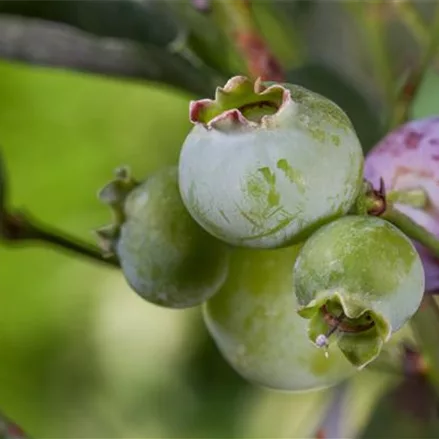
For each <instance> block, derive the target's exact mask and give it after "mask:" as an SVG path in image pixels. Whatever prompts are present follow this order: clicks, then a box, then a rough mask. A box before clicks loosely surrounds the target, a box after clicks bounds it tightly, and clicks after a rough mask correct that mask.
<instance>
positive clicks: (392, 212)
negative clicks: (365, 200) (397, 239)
mask: <svg viewBox="0 0 439 439" xmlns="http://www.w3.org/2000/svg"><path fill="white" fill-rule="evenodd" d="M382 218H384V219H386V220H387V221H389V222H391V223H392V224H394V225H395V226H396V227H398V228H399V229H400V230H401V231H402V232H403V233H405V234H406V235H407V236H408V237H409V238H411V239H413V240H415V241H418V242H419V243H420V244H422V245H423V246H424V247H426V248H427V249H428V250H430V252H431V253H432V254H433V255H434V256H436V257H437V258H439V239H438V238H436V237H435V236H434V235H433V234H432V233H430V232H429V231H428V230H427V229H425V228H424V227H422V226H420V225H419V224H418V223H416V222H415V221H413V220H412V219H411V218H410V217H408V216H407V215H405V214H403V213H402V212H400V211H398V210H397V209H395V208H393V207H392V206H391V205H389V206H388V207H387V208H386V210H385V211H384V213H383V214H382Z"/></svg>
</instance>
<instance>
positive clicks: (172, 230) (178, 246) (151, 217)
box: [113, 168, 229, 308]
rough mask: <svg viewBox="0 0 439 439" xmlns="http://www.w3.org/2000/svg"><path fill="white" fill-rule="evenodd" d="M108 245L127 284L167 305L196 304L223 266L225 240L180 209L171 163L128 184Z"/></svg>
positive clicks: (216, 284) (222, 274)
mask: <svg viewBox="0 0 439 439" xmlns="http://www.w3.org/2000/svg"><path fill="white" fill-rule="evenodd" d="M123 207H124V220H123V223H122V225H121V227H120V230H119V234H118V237H117V238H116V239H115V243H114V245H113V246H114V249H115V253H116V254H117V256H118V257H119V260H120V264H121V267H122V271H123V273H124V275H125V277H126V279H127V281H128V283H129V284H130V286H131V287H132V288H133V289H134V290H135V291H136V292H137V293H138V294H139V295H140V296H142V297H143V298H145V299H146V300H148V301H149V302H152V303H154V304H157V305H161V306H164V307H169V308H187V307H192V306H196V305H199V304H201V303H202V302H204V301H205V300H207V299H208V298H209V297H211V296H212V295H213V294H215V293H216V292H217V291H218V290H219V288H220V287H221V285H222V284H223V283H224V281H225V279H226V276H227V272H228V255H229V249H228V248H227V246H226V245H225V244H224V243H222V242H220V241H218V240H216V239H215V238H214V237H212V236H211V235H209V234H208V233H207V232H206V231H204V230H203V229H202V228H201V227H200V226H199V225H198V224H197V223H196V222H195V221H194V220H193V219H192V218H191V216H190V215H189V213H188V212H187V211H186V209H185V207H184V205H183V203H182V202H181V198H180V193H179V190H178V183H177V168H165V169H162V170H160V171H158V172H157V173H155V174H153V175H152V176H150V177H149V178H148V179H147V180H146V181H144V182H143V183H141V184H139V185H138V186H137V187H135V188H134V189H133V190H131V191H130V192H129V193H128V195H127V196H126V198H125V200H124V205H123Z"/></svg>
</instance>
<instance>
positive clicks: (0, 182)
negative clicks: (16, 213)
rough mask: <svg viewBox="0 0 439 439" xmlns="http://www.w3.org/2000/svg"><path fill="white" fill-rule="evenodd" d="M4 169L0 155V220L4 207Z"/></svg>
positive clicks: (5, 186) (5, 184) (5, 185)
mask: <svg viewBox="0 0 439 439" xmlns="http://www.w3.org/2000/svg"><path fill="white" fill-rule="evenodd" d="M6 190H7V182H6V169H5V165H4V161H3V158H2V156H1V155H0V219H1V216H2V213H3V212H4V210H5V207H6Z"/></svg>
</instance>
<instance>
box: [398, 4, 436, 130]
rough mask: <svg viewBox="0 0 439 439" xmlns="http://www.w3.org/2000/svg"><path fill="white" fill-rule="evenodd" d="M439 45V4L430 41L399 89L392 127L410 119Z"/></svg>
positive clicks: (432, 25)
mask: <svg viewBox="0 0 439 439" xmlns="http://www.w3.org/2000/svg"><path fill="white" fill-rule="evenodd" d="M438 46H439V4H438V5H437V6H436V11H435V14H434V18H433V21H432V24H431V27H430V30H429V41H428V44H426V46H425V47H424V50H423V54H422V55H421V61H420V63H419V65H418V67H417V68H415V69H414V70H413V71H412V72H411V73H410V74H409V76H408V78H407V80H406V81H405V83H404V84H403V86H402V87H401V90H400V91H399V93H398V95H397V98H396V102H395V106H394V111H393V115H392V118H391V121H390V129H393V128H395V127H397V126H398V125H401V124H402V123H404V122H405V121H407V120H409V118H410V117H409V112H410V108H411V105H412V102H413V99H414V98H415V96H416V93H417V92H418V90H419V87H420V85H421V83H422V80H423V79H424V76H425V74H426V72H427V69H428V67H429V66H430V64H431V61H432V60H433V58H434V57H435V55H436V53H437V50H438Z"/></svg>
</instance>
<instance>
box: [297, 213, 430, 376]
mask: <svg viewBox="0 0 439 439" xmlns="http://www.w3.org/2000/svg"><path fill="white" fill-rule="evenodd" d="M294 289H295V294H296V296H297V301H298V303H299V314H300V315H301V316H303V317H305V318H307V319H310V322H309V328H308V335H309V338H310V339H311V341H313V342H314V343H315V344H316V345H318V346H325V345H326V344H327V343H329V344H330V345H331V341H334V343H335V342H337V343H336V344H337V345H338V347H339V348H340V349H341V351H342V352H343V353H344V354H345V355H346V357H347V359H348V360H349V361H350V362H351V363H352V364H354V365H355V366H357V367H359V368H361V367H364V366H365V365H366V364H368V363H369V362H371V361H372V360H373V359H375V358H376V357H377V355H378V354H379V353H380V351H381V349H382V347H383V344H384V343H385V342H387V341H388V340H389V339H390V336H391V334H392V333H393V332H396V331H398V330H399V329H400V328H401V327H402V326H403V325H404V324H405V323H406V322H407V320H408V319H410V317H412V315H413V314H414V313H415V312H416V310H417V309H418V307H419V305H420V303H421V300H422V296H423V292H424V270H423V267H422V263H421V260H420V258H419V255H418V253H417V251H416V249H415V248H414V246H413V244H412V243H411V241H410V240H409V239H408V238H407V237H406V236H405V235H404V234H403V233H402V232H401V231H400V230H399V229H397V228H396V227H395V226H393V225H392V224H390V223H389V222H387V221H385V220H383V219H381V218H378V217H367V216H346V217H344V218H341V219H338V220H336V221H334V222H332V223H331V224H328V225H326V226H324V227H322V228H321V229H319V230H318V231H317V232H316V233H314V234H313V235H312V236H311V237H310V238H309V239H308V241H307V242H306V243H305V244H304V246H303V248H302V250H301V251H300V253H299V255H298V257H297V260H296V264H295V266H294ZM333 333H335V334H334V336H332V337H331V334H333ZM321 335H322V336H324V337H326V339H324V338H323V337H321Z"/></svg>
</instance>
